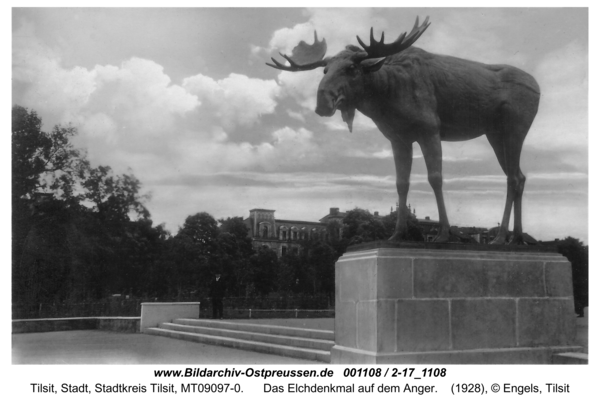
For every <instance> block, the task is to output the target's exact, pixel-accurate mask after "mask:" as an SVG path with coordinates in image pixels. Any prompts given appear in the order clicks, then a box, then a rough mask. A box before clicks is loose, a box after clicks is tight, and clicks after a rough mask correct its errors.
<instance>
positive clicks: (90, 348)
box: [12, 318, 588, 365]
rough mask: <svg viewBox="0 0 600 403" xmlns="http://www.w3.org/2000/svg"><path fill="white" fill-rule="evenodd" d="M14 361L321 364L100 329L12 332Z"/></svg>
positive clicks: (580, 340) (581, 336) (328, 324)
mask: <svg viewBox="0 0 600 403" xmlns="http://www.w3.org/2000/svg"><path fill="white" fill-rule="evenodd" d="M235 321H236V322H248V323H258V324H271V325H276V326H292V327H305V328H311V329H321V330H333V325H334V320H333V319H252V320H247V319H240V320H235ZM577 344H578V345H581V346H583V347H584V352H585V353H587V352H588V322H587V318H578V319H577ZM12 363H13V364H216V365H226V364H243V365H252V364H258V365H269V364H275V365H284V364H305V365H306V364H319V363H318V362H315V361H306V360H300V359H295V358H287V357H280V356H277V355H271V354H260V353H255V352H252V351H244V350H236V349H232V348H226V347H219V346H212V345H206V344H201V343H194V342H188V341H183V340H176V339H171V338H168V337H160V336H149V335H146V334H139V333H136V334H133V333H117V332H108V331H101V330H72V331H65V332H47V333H23V334H13V335H12Z"/></svg>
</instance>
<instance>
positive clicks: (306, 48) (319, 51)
mask: <svg viewBox="0 0 600 403" xmlns="http://www.w3.org/2000/svg"><path fill="white" fill-rule="evenodd" d="M325 52H327V43H326V42H325V38H323V39H322V40H321V41H319V40H318V39H317V31H315V42H314V43H313V44H312V45H309V44H308V43H306V42H304V41H301V42H300V43H299V44H298V45H296V47H295V48H294V49H293V50H292V55H291V56H287V55H284V54H282V53H279V54H280V55H281V57H283V58H284V59H285V60H287V61H288V62H289V63H290V65H289V66H286V65H285V64H283V63H280V62H278V61H277V60H275V59H274V58H271V60H273V63H275V64H271V63H266V65H267V66H271V67H274V68H276V69H279V70H285V71H305V70H313V69H316V68H317V67H322V66H325V65H326V64H327V59H323V56H325Z"/></svg>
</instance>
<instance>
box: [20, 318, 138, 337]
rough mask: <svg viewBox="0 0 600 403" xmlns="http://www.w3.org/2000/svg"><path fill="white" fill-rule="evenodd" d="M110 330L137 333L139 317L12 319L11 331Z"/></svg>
mask: <svg viewBox="0 0 600 403" xmlns="http://www.w3.org/2000/svg"><path fill="white" fill-rule="evenodd" d="M95 329H99V330H110V331H115V332H125V333H138V332H139V331H140V318H139V317H97V318H57V319H17V320H13V321H12V332H13V333H39V332H59V331H66V330H95Z"/></svg>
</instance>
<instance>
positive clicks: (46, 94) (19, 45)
mask: <svg viewBox="0 0 600 403" xmlns="http://www.w3.org/2000/svg"><path fill="white" fill-rule="evenodd" d="M12 49H13V69H12V72H13V80H15V81H17V82H22V83H28V84H29V88H28V90H27V91H26V93H25V94H24V96H23V103H24V104H26V105H27V106H29V107H31V108H33V109H35V110H36V111H38V113H40V114H51V115H52V116H54V117H56V118H58V119H60V120H62V121H68V120H71V119H73V117H74V116H77V114H78V113H79V111H80V110H81V109H82V108H83V106H84V105H85V104H86V103H87V102H88V100H89V98H90V96H91V94H92V93H93V92H94V91H95V90H96V86H97V82H96V72H94V71H88V70H86V69H84V68H81V67H74V68H72V69H65V68H63V67H61V65H60V57H59V56H58V55H57V54H56V53H55V52H54V51H52V50H51V49H50V48H48V47H46V46H44V45H43V44H42V43H41V42H40V41H38V40H37V38H36V33H35V29H34V26H33V25H32V24H29V23H24V24H23V25H22V26H21V27H20V28H19V29H18V30H17V31H16V32H15V34H14V35H13V46H12Z"/></svg>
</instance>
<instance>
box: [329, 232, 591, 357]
mask: <svg viewBox="0 0 600 403" xmlns="http://www.w3.org/2000/svg"><path fill="white" fill-rule="evenodd" d="M504 249H506V248H504ZM335 284H336V290H335V295H336V305H335V343H336V345H335V346H334V347H333V349H332V351H331V362H332V363H338V364H377V363H381V364H393V363H414V364H430V363H435V364H463V363H464V364H492V363H494V364H499V363H504V364H525V363H531V364H542V363H550V362H551V357H552V355H553V354H555V353H562V352H569V351H579V350H580V348H578V347H576V346H574V345H573V344H574V340H575V336H576V324H575V313H574V312H575V311H574V302H573V287H572V279H571V264H570V263H569V262H568V261H567V259H566V258H564V257H563V256H561V255H559V254H557V253H547V252H541V251H530V250H527V249H521V248H513V249H512V250H511V249H509V250H444V249H417V248H415V246H410V244H407V245H404V244H401V245H400V246H396V247H392V246H391V245H385V244H384V245H382V244H378V245H375V247H374V248H372V249H365V250H355V251H350V252H347V253H346V254H344V255H343V256H342V257H341V258H340V259H339V260H338V262H337V263H336V270H335Z"/></svg>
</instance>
